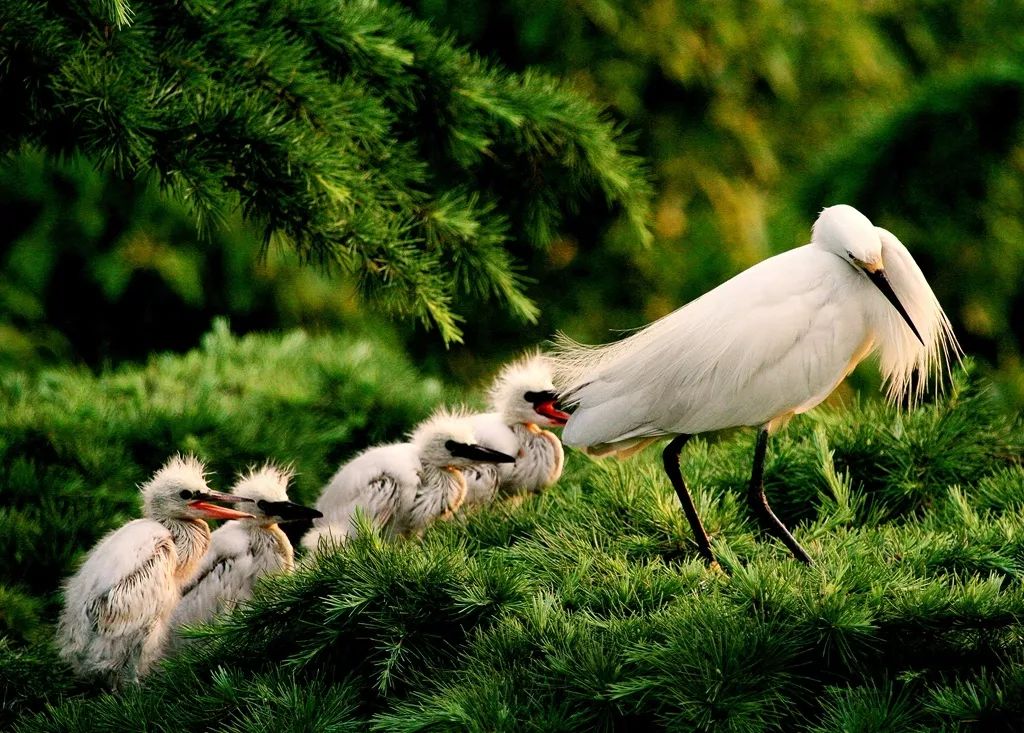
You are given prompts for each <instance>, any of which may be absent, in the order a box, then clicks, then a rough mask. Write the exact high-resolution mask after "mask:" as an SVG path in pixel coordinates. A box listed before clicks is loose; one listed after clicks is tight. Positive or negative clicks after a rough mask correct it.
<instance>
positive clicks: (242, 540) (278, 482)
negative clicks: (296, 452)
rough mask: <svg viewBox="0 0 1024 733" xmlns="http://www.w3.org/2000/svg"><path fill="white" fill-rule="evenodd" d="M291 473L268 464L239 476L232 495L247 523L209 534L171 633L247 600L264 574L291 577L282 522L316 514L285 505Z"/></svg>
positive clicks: (292, 563) (290, 558) (291, 555)
mask: <svg viewBox="0 0 1024 733" xmlns="http://www.w3.org/2000/svg"><path fill="white" fill-rule="evenodd" d="M291 478H292V473H291V471H287V470H284V469H281V468H278V467H277V466H274V465H271V464H267V465H266V466H264V467H263V468H261V469H259V470H256V469H251V470H250V471H249V472H248V473H247V474H245V475H243V476H241V477H239V479H238V481H237V482H236V483H235V485H234V486H232V487H231V493H232V494H234V495H236V496H241V497H244V498H245V499H246V501H245V502H244V503H243V504H239V505H238V506H239V508H242V507H248V508H249V511H250V513H251V514H252V515H253V516H252V518H251V519H241V520H239V521H237V522H228V523H227V524H225V525H223V526H221V527H220V528H218V529H217V530H216V531H214V533H213V536H212V538H211V539H210V549H209V550H208V551H207V553H206V554H205V555H204V556H203V559H202V561H201V562H200V563H199V567H198V569H197V570H196V572H195V574H193V575H192V577H191V578H190V579H189V581H188V582H187V583H186V584H185V587H184V588H183V589H182V592H181V602H180V603H178V606H177V608H175V610H174V615H173V617H172V619H171V628H173V629H178V628H180V627H181V626H184V625H193V624H197V623H201V622H204V621H209V620H210V619H212V618H213V617H214V616H216V615H217V614H220V613H224V612H226V611H230V610H231V609H232V608H234V607H235V606H236V605H237V604H239V603H241V602H243V601H246V600H248V599H249V598H251V597H252V590H253V586H254V585H255V584H256V581H257V580H259V579H260V578H261V577H263V576H264V575H269V574H272V573H290V572H291V571H292V570H293V569H294V567H295V555H294V552H293V551H292V544H291V542H290V541H289V540H288V536H287V535H286V534H285V533H284V532H283V531H282V530H281V528H280V527H279V526H278V524H279V523H281V522H289V521H297V520H302V519H307V520H309V519H316V518H317V517H321V516H323V515H322V514H321V513H320V512H319V511H317V510H316V509H310V508H309V507H305V506H302V505H301V504H295V503H292V502H291V501H289V500H288V482H289V481H290V480H291Z"/></svg>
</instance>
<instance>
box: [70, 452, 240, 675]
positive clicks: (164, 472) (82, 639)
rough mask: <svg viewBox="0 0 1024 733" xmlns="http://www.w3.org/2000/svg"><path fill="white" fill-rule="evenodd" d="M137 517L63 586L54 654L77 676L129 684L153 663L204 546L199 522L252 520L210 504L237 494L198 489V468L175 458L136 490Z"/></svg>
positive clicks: (201, 476)
mask: <svg viewBox="0 0 1024 733" xmlns="http://www.w3.org/2000/svg"><path fill="white" fill-rule="evenodd" d="M140 488H141V491H142V507H143V514H144V515H145V518H144V519H135V520H133V521H131V522H128V524H126V525H124V526H123V527H121V528H120V529H117V530H115V531H113V532H111V533H109V534H108V535H107V536H106V537H104V538H103V539H102V540H100V542H99V544H97V545H96V547H94V548H93V549H92V551H91V552H90V553H89V555H88V556H87V557H86V559H85V562H84V563H83V564H82V567H81V568H80V569H79V570H78V572H77V573H75V574H74V575H73V576H72V577H71V578H70V579H69V580H68V581H67V582H66V584H65V587H64V608H63V610H62V611H61V615H60V622H59V624H58V627H57V645H58V647H59V648H60V653H61V656H62V657H63V658H64V659H65V660H67V662H68V663H69V664H70V665H71V667H72V668H73V669H74V671H75V673H76V674H78V675H79V676H82V677H95V678H99V679H101V680H102V681H104V682H105V683H106V684H108V685H110V686H112V687H115V688H116V687H121V686H123V685H124V684H125V683H131V682H136V681H138V680H139V678H141V677H142V676H143V675H145V674H146V672H147V671H148V670H149V669H150V667H151V666H152V665H153V663H154V662H155V661H156V660H157V659H159V658H160V655H161V653H162V650H163V647H164V643H165V641H166V637H167V630H168V628H169V627H168V621H169V620H170V617H171V613H172V612H173V611H174V607H175V605H177V603H178V600H179V599H180V597H181V591H180V589H181V586H182V584H183V583H184V582H185V581H186V580H188V578H189V576H191V575H192V572H193V571H194V570H195V568H196V566H197V564H198V563H199V560H200V558H201V557H202V556H203V553H205V552H206V549H207V547H208V546H209V544H210V528H209V527H208V526H207V524H206V522H205V521H203V520H204V519H207V518H209V519H243V518H251V517H252V514H249V513H247V512H241V511H236V510H234V509H228V508H226V507H221V506H217V505H216V504H214V503H212V502H219V503H234V502H242V501H244V499H242V497H240V496H233V495H231V494H223V493H221V492H219V491H213V490H211V489H210V487H209V486H207V485H206V478H205V472H204V469H203V464H202V463H200V462H199V461H198V460H197V459H196V458H194V457H191V456H186V457H182V456H175V457H174V458H172V459H170V460H169V461H168V462H167V464H166V465H165V466H164V467H163V468H161V469H160V470H159V471H157V472H156V474H155V475H154V476H153V478H151V479H150V480H149V481H147V482H146V483H145V484H143V485H142V486H141V487H140Z"/></svg>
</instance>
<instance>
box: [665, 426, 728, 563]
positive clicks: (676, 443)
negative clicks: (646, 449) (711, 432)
mask: <svg viewBox="0 0 1024 733" xmlns="http://www.w3.org/2000/svg"><path fill="white" fill-rule="evenodd" d="M690 437H691V436H689V435H677V436H676V437H674V438H673V439H672V441H671V442H670V443H669V444H668V445H667V446H665V450H664V451H662V454H661V459H662V461H663V462H664V464H665V473H667V474H668V478H669V481H671V482H672V486H673V488H675V490H676V494H678V495H679V503H680V504H682V505H683V513H684V514H685V515H686V519H687V521H689V522H690V529H692V530H693V538H694V539H695V540H697V549H698V550H699V551H700V554H701V556H702V557H703V558H704V559H705V560H707V561H708V563H713V562H715V556H714V555H712V554H711V540H709V539H708V533H707V532H705V531H704V525H703V524H701V523H700V517H698V516H697V507H695V506H694V505H693V499H692V498H690V492H689V491H687V490H686V484H684V483H683V472H682V471H681V470H680V469H679V452H680V451H682V449H683V446H684V445H686V441H688V440H689V439H690Z"/></svg>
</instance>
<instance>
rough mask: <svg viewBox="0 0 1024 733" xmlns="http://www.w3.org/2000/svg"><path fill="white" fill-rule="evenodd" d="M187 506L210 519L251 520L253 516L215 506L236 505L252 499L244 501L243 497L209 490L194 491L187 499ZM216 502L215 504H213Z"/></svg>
mask: <svg viewBox="0 0 1024 733" xmlns="http://www.w3.org/2000/svg"><path fill="white" fill-rule="evenodd" d="M189 498H190V499H191V501H189V503H188V505H189V506H190V507H192V508H193V509H197V510H199V511H200V512H202V513H203V515H205V516H207V517H209V518H210V519H252V518H253V515H252V514H249V513H248V512H239V511H236V510H234V509H230V508H228V507H226V506H218V505H217V504H238V503H240V502H244V501H249V502H251V501H252V499H246V498H245V497H244V496H235V495H233V494H225V493H223V492H221V491H214V490H213V489H209V490H207V491H194V492H192V495H191V497H189ZM214 502H216V503H214Z"/></svg>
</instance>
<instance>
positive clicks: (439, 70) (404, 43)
mask: <svg viewBox="0 0 1024 733" xmlns="http://www.w3.org/2000/svg"><path fill="white" fill-rule="evenodd" d="M133 11H134V12H133V13H132V17H131V23H130V24H126V23H125V21H127V19H128V18H127V15H126V14H125V13H114V15H115V16H117V19H118V20H119V21H120V22H119V23H115V24H111V12H112V11H111V7H110V4H106V5H101V4H98V3H69V4H65V3H47V2H42V1H40V0H5V2H3V3H0V58H2V59H3V60H2V62H0V95H2V97H3V99H4V100H5V107H6V114H5V115H4V117H3V120H2V121H0V152H11V151H18V150H20V149H23V148H24V147H25V146H38V147H41V148H43V149H44V150H46V151H47V152H48V153H50V154H67V153H81V154H84V155H86V156H88V157H89V158H91V159H92V160H94V161H96V162H97V163H100V164H105V165H109V166H110V168H111V169H112V170H113V172H114V173H116V174H117V175H119V176H123V177H133V176H137V175H140V174H149V175H151V176H153V177H154V179H155V180H156V181H157V182H158V183H159V185H160V187H161V188H162V189H164V190H167V191H169V192H171V193H172V194H174V195H175V196H176V197H177V198H178V199H180V200H181V201H184V202H185V203H186V204H187V205H188V206H189V208H190V209H191V211H192V213H193V214H194V215H195V216H196V217H197V219H198V221H199V224H200V226H201V227H202V228H204V229H209V228H212V227H214V226H216V225H217V223H218V222H219V221H220V220H221V219H223V218H224V217H225V216H226V215H227V213H228V212H229V211H231V210H234V209H236V208H237V209H239V210H240V211H241V212H242V213H243V214H244V215H245V217H246V218H247V219H249V220H251V221H253V222H255V223H256V224H257V225H258V226H259V228H260V230H261V231H262V232H263V235H264V238H265V241H268V242H269V241H271V240H274V239H281V240H283V241H285V242H287V243H288V244H289V245H291V246H292V247H294V248H295V250H296V251H297V252H298V253H299V255H300V256H301V257H302V258H303V259H304V260H309V261H318V262H329V263H336V264H339V265H341V266H342V267H343V268H344V269H345V270H347V271H348V272H350V273H352V274H353V275H354V277H355V278H356V281H357V283H358V284H359V286H360V287H361V289H362V291H363V292H364V293H366V294H368V295H372V296H373V298H374V299H375V302H378V303H380V304H383V305H384V306H386V307H387V308H389V309H390V310H392V311H394V312H398V313H404V314H409V315H412V316H415V317H417V318H419V319H421V320H422V321H423V322H424V323H426V324H428V325H434V326H436V327H438V328H439V330H440V332H441V334H442V335H443V337H444V338H445V340H446V341H447V340H453V339H458V338H459V335H460V330H459V325H458V322H459V320H460V312H462V313H464V310H463V306H464V305H465V304H464V303H463V301H464V300H466V299H469V300H471V301H472V300H473V299H477V300H480V299H488V298H493V299H496V300H498V301H500V302H501V303H502V304H503V306H504V308H505V310H506V311H507V312H508V313H510V314H512V315H513V316H515V317H517V318H518V319H520V320H522V321H531V320H535V319H536V316H537V308H536V306H535V305H534V304H533V302H532V301H531V300H530V299H529V298H527V297H526V296H525V295H524V293H523V282H524V281H523V277H522V273H521V268H520V266H519V265H517V263H516V259H515V256H514V254H513V253H512V252H511V251H510V250H509V249H508V246H509V245H510V243H515V245H516V246H517V247H519V248H522V250H523V251H529V250H530V248H532V247H544V246H546V245H547V244H549V243H550V241H551V239H552V238H553V236H554V233H555V231H557V227H558V222H559V219H560V217H561V216H562V215H563V214H564V213H566V212H569V211H572V210H574V209H576V208H577V207H579V206H581V205H583V204H584V203H586V204H587V205H588V206H595V207H597V208H598V209H603V208H607V207H614V208H619V209H620V210H621V212H622V214H623V215H624V217H625V220H626V221H627V222H628V223H627V226H628V228H630V230H631V231H632V232H633V234H634V236H636V237H637V238H638V239H644V238H646V237H647V236H648V233H647V230H646V218H647V203H648V187H647V184H646V180H645V178H644V175H643V173H642V171H641V169H640V166H639V163H638V159H636V158H634V157H632V156H631V155H629V154H628V153H627V152H625V146H624V143H623V140H622V138H621V135H620V134H619V130H618V128H617V127H616V126H614V125H613V124H611V123H610V122H608V121H606V120H604V119H603V118H602V116H601V115H600V113H599V110H598V109H597V108H596V107H595V106H594V105H593V104H591V103H589V102H587V101H586V100H585V99H584V98H583V97H582V96H581V95H579V94H578V93H573V92H572V91H571V90H570V89H568V88H566V87H565V86H564V85H563V84H561V83H559V82H557V81H555V80H553V79H550V78H547V77H544V76H542V75H539V74H535V73H527V74H521V75H514V74H510V73H508V72H505V71H502V70H500V69H498V68H496V67H493V66H492V65H490V64H488V63H485V62H483V61H481V60H480V59H478V58H476V57H474V56H473V55H471V54H469V53H468V52H466V51H465V50H463V49H461V48H459V47H458V46H456V45H454V43H453V42H452V41H451V39H450V38H448V37H447V36H444V35H439V34H438V33H436V32H434V30H433V29H432V28H431V27H430V26H428V25H427V24H426V23H423V22H421V21H417V20H415V19H413V18H412V17H411V16H410V14H409V13H407V12H405V11H403V10H400V9H396V8H392V7H389V6H385V5H379V4H377V3H376V2H375V1H374V0H352V1H351V2H347V1H346V2H338V1H337V0H303V1H301V2H296V1H291V0H289V1H286V0H234V1H233V2H223V1H222V0H209V1H203V0H197V1H193V2H186V3H182V2H174V1H172V0H166V1H153V2H145V3H141V4H139V5H138V6H137V7H134V8H133Z"/></svg>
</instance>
